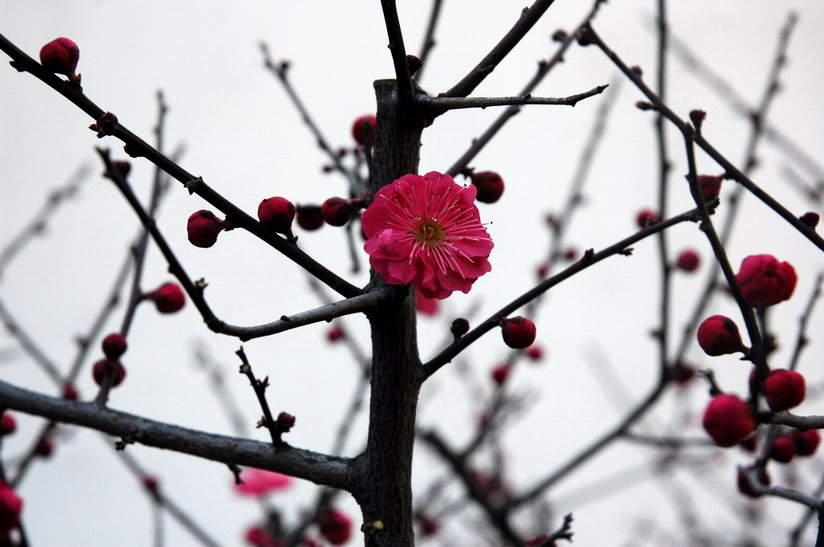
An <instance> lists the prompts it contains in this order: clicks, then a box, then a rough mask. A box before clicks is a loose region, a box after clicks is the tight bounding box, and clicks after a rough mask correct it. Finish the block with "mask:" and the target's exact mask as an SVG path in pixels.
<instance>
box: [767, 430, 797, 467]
mask: <svg viewBox="0 0 824 547" xmlns="http://www.w3.org/2000/svg"><path fill="white" fill-rule="evenodd" d="M796 451H797V448H796V445H795V439H793V438H792V437H790V436H788V435H782V436H781V437H776V439H775V440H774V441H773V445H772V448H771V449H770V458H772V459H774V460H775V461H777V462H780V463H789V462H790V461H792V459H793V458H795V455H796V453H797V452H796Z"/></svg>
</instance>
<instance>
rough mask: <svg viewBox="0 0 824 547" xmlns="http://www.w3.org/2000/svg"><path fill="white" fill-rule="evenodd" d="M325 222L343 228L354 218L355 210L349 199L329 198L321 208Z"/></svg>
mask: <svg viewBox="0 0 824 547" xmlns="http://www.w3.org/2000/svg"><path fill="white" fill-rule="evenodd" d="M320 209H321V214H322V215H323V220H325V221H326V223H327V224H329V225H330V226H343V225H345V224H346V223H347V222H349V219H350V218H352V212H353V211H354V208H353V207H352V204H351V203H350V202H349V200H348V199H343V198H329V199H327V200H326V201H324V202H323V205H321V206H320Z"/></svg>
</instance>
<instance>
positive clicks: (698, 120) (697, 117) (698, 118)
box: [690, 109, 707, 130]
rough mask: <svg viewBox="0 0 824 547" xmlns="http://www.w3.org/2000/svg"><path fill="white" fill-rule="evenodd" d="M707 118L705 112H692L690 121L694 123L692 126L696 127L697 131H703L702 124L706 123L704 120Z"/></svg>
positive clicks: (696, 110)
mask: <svg viewBox="0 0 824 547" xmlns="http://www.w3.org/2000/svg"><path fill="white" fill-rule="evenodd" d="M706 118H707V113H706V112H704V111H703V110H698V109H695V110H690V120H691V121H692V125H694V126H695V128H696V129H698V130H700V129H701V124H703V123H704V120H705V119H706Z"/></svg>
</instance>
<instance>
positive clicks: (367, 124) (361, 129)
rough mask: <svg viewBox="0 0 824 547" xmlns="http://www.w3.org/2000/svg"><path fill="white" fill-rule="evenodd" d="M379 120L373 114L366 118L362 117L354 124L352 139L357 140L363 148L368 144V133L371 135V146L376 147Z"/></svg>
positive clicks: (369, 143)
mask: <svg viewBox="0 0 824 547" xmlns="http://www.w3.org/2000/svg"><path fill="white" fill-rule="evenodd" d="M377 123H378V120H377V119H376V118H375V116H372V115H371V114H367V115H366V116H361V117H360V118H358V119H357V120H355V123H353V124H352V138H354V139H355V142H357V143H358V144H359V145H361V146H363V145H364V144H367V143H366V142H365V141H366V139H367V136H366V135H367V132H368V133H369V137H368V138H369V142H368V145H369V146H374V145H375V128H376V127H377Z"/></svg>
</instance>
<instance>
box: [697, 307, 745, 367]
mask: <svg viewBox="0 0 824 547" xmlns="http://www.w3.org/2000/svg"><path fill="white" fill-rule="evenodd" d="M696 336H697V337H698V345H700V346H701V349H703V350H704V353H706V354H707V355H710V356H712V357H715V356H717V355H725V354H728V353H737V352H739V351H744V350H745V349H746V348H745V347H744V344H743V343H741V335H740V334H739V333H738V326H736V324H735V322H733V320H732V319H730V318H729V317H725V316H723V315H713V316H711V317H707V318H706V319H704V322H703V323H701V325H699V326H698V332H697V333H696Z"/></svg>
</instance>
